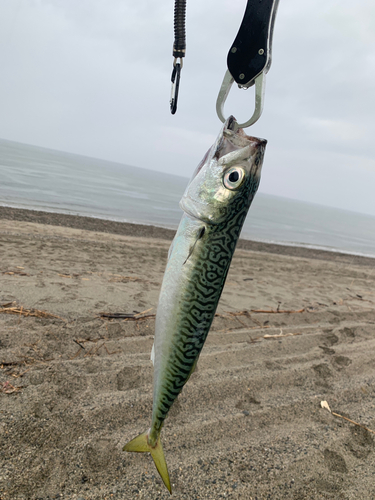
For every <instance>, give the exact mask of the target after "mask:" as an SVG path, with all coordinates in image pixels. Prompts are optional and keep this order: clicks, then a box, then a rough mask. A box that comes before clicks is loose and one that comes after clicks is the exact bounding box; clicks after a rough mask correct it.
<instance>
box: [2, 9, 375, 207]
mask: <svg viewBox="0 0 375 500" xmlns="http://www.w3.org/2000/svg"><path fill="white" fill-rule="evenodd" d="M173 3H174V2H173V0H168V1H167V0H159V1H158V2H155V0H137V1H134V0H111V1H105V0H0V68H1V77H0V109H1V114H0V137H1V138H4V139H10V140H14V141H19V142H25V143H28V144H35V145H38V146H43V147H47V148H53V149H58V150H62V151H69V152H72V153H78V154H83V155H87V156H93V157H98V158H104V159H108V160H112V161H117V162H121V163H126V164H128V165H135V166H139V167H145V168H150V169H155V170H160V171H164V172H170V173H174V174H178V175H183V176H186V177H190V175H191V174H192V172H193V170H194V169H195V166H196V165H197V163H198V162H199V161H200V160H201V158H202V157H203V155H204V153H205V152H206V150H207V149H208V147H209V146H210V145H211V143H212V142H213V140H214V139H215V137H216V135H217V134H218V132H219V130H220V127H221V122H220V121H219V119H218V118H217V116H216V111H215V103H216V98H217V93H218V91H219V88H220V85H221V82H222V79H223V76H224V73H225V70H226V56H227V52H228V50H229V47H230V46H231V44H232V42H233V40H234V38H235V36H236V34H237V31H238V28H239V25H240V23H241V20H242V16H243V13H244V10H245V6H246V0H204V1H202V0H187V53H186V58H185V61H184V68H183V71H182V76H181V89H180V97H179V107H178V111H177V114H176V115H175V116H172V115H171V114H170V111H169V98H170V75H171V70H172V62H173V58H172V44H173ZM374 90H375V2H374V0H356V1H355V2H354V1H353V0H350V1H349V0H303V1H302V0H280V4H279V10H278V14H277V18H276V25H275V33H274V43H273V62H272V66H271V69H270V71H269V73H268V75H267V86H266V99H265V107H264V112H263V115H262V117H261V118H260V120H259V121H258V122H257V123H256V124H255V125H253V126H252V127H250V128H248V129H246V131H247V133H248V134H251V135H256V136H260V137H264V138H266V139H268V141H269V142H268V146H267V152H266V159H265V163H264V167H263V175H262V181H261V186H260V191H262V192H264V193H269V194H274V195H279V196H286V197H290V198H295V199H299V200H303V201H309V202H313V203H319V204H324V205H329V206H334V207H339V208H344V209H348V210H354V211H358V212H364V213H369V214H372V215H375V96H374ZM253 108H254V90H253V89H249V90H247V91H243V90H242V91H240V90H239V89H237V88H235V87H234V86H233V88H232V91H231V94H230V96H229V98H228V100H227V104H226V107H225V111H226V114H227V115H229V114H234V115H235V116H236V118H237V119H238V120H240V121H244V120H247V119H248V118H249V117H250V115H251V114H252V112H253Z"/></svg>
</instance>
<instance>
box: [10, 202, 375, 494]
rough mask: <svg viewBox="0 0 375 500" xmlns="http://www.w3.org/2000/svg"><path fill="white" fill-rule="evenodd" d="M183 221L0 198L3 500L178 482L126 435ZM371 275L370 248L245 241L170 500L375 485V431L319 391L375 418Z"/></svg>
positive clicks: (170, 428) (155, 490)
mask: <svg viewBox="0 0 375 500" xmlns="http://www.w3.org/2000/svg"><path fill="white" fill-rule="evenodd" d="M173 234H174V232H173V231H171V230H167V229H160V228H155V227H153V226H138V225H132V224H124V223H118V222H111V221H102V220H99V219H90V218H85V217H77V216H68V215H61V214H48V213H43V212H34V211H27V210H19V209H10V208H5V207H0V284H1V285H0V311H1V310H3V311H4V308H5V309H6V310H7V311H8V312H10V311H9V309H10V308H12V307H18V309H17V310H18V311H19V312H18V314H5V313H4V312H3V313H1V314H0V367H1V369H0V498H1V499H2V500H3V499H4V500H5V499H6V500H8V499H11V500H13V499H43V500H46V499H52V498H64V499H75V500H78V499H80V500H82V499H90V500H96V499H106V498H107V499H139V498H144V499H161V498H169V496H170V495H169V493H168V492H167V490H166V489H165V488H164V486H163V485H162V484H161V480H160V479H159V477H158V474H157V472H156V470H155V467H154V464H153V462H152V459H151V457H150V456H148V455H147V454H130V453H125V452H123V451H122V447H123V446H124V444H125V443H126V442H127V441H128V440H129V439H131V438H132V437H134V436H136V435H137V434H139V433H140V432H142V431H144V430H146V429H147V428H148V426H149V423H150V416H151V408H152V365H151V362H150V360H149V357H150V351H151V346H152V343H153V333H154V314H155V312H156V306H157V300H158V293H159V288H160V284H161V280H162V276H163V273H164V267H165V263H166V257H167V252H168V247H169V245H170V240H171V239H172V237H173ZM374 285H375V260H374V259H368V258H363V257H355V256H349V255H344V254H336V253H332V252H323V251H317V250H311V249H302V248H298V247H284V246H278V245H267V244H263V243H255V242H248V241H241V242H240V244H239V245H238V248H237V250H236V253H235V256H234V259H233V263H232V267H231V270H230V273H229V276H228V279H227V284H226V286H225V289H224V292H223V296H222V299H221V301H220V304H219V308H218V311H217V313H218V315H217V317H216V318H215V321H214V324H213V327H212V329H211V332H210V334H209V336H208V339H207V342H206V345H205V347H204V349H203V352H202V355H201V357H200V360H199V363H198V370H197V371H196V372H195V373H194V374H193V375H192V377H191V379H190V380H189V382H188V384H187V385H186V387H185V388H184V390H183V392H182V394H181V395H180V396H179V398H178V400H177V402H176V403H175V405H174V406H173V408H172V410H171V412H170V416H169V418H168V419H167V421H166V424H165V427H164V430H163V434H162V441H163V446H164V451H165V455H166V459H167V463H168V466H169V471H170V476H171V482H172V485H173V486H172V488H173V498H176V499H186V500H187V499H189V500H190V499H217V498H233V499H246V500H248V499H253V500H255V499H258V500H260V499H268V498H270V499H333V498H335V499H356V500H357V499H358V498H363V499H372V498H375V454H374V451H375V448H374V438H375V435H374V434H373V433H371V432H370V431H369V430H366V429H365V428H363V427H359V426H357V425H355V424H353V423H350V422H349V421H347V420H345V419H343V418H340V417H337V416H335V415H333V414H331V413H329V412H328V411H327V410H326V409H322V408H321V406H320V402H321V401H323V400H326V401H328V403H329V405H330V407H331V409H332V411H334V412H335V413H337V414H339V415H342V416H344V417H347V418H349V419H350V420H352V421H355V422H358V423H360V424H362V425H363V426H365V427H366V428H368V429H370V430H374V431H375V354H374V353H375V349H374V347H375V335H374V333H375V311H374V303H375V286H374ZM1 306H4V308H3V309H1ZM254 310H255V311H269V312H254ZM27 311H30V313H28V315H27ZM37 311H45V312H47V313H49V314H50V315H53V316H55V317H53V316H51V317H41V316H42V315H41V314H40V313H38V312H37ZM288 311H289V312H288ZM290 311H292V312H290ZM102 312H106V313H128V314H137V313H143V315H142V314H141V315H139V316H137V317H136V318H128V319H125V320H124V319H105V318H102V317H100V313H102ZM33 313H34V314H36V317H35V316H32V315H31V314H33ZM38 316H39V317H38Z"/></svg>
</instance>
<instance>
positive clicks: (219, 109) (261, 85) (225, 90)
mask: <svg viewBox="0 0 375 500" xmlns="http://www.w3.org/2000/svg"><path fill="white" fill-rule="evenodd" d="M233 82H234V78H233V76H232V75H231V74H230V72H229V70H227V71H226V73H225V75H224V80H223V83H222V84H221V88H220V91H219V95H218V96H217V101H216V113H217V116H218V117H219V118H220V120H221V121H222V122H223V123H224V122H225V120H226V118H225V116H224V104H225V101H226V100H227V97H228V94H229V91H230V89H231V87H232V85H233ZM254 83H255V110H254V113H253V115H252V117H251V118H250V120H248V121H247V122H244V123H238V124H237V128H246V127H250V125H253V124H254V123H255V122H256V121H257V120H259V118H260V115H261V114H262V111H263V103H264V91H265V88H266V75H265V73H264V72H263V71H262V72H261V73H260V74H259V75H258V76H257V77H256V78H255V80H254Z"/></svg>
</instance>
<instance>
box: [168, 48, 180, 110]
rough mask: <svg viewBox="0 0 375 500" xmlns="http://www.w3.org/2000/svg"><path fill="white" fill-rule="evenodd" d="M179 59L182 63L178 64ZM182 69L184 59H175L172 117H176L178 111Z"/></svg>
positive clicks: (172, 77)
mask: <svg viewBox="0 0 375 500" xmlns="http://www.w3.org/2000/svg"><path fill="white" fill-rule="evenodd" d="M178 59H179V60H180V62H177V60H178ZM181 68H182V58H181V57H179V58H175V60H174V63H173V71H172V76H171V82H172V89H171V100H170V106H171V113H172V115H174V114H175V113H176V110H177V99H178V91H179V88H180V76H181Z"/></svg>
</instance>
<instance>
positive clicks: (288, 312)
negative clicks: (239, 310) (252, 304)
mask: <svg viewBox="0 0 375 500" xmlns="http://www.w3.org/2000/svg"><path fill="white" fill-rule="evenodd" d="M304 311H305V308H303V309H298V310H297V311H294V310H283V309H276V311H275V310H274V309H271V310H267V309H251V312H253V313H269V314H296V313H303V312H304Z"/></svg>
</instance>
